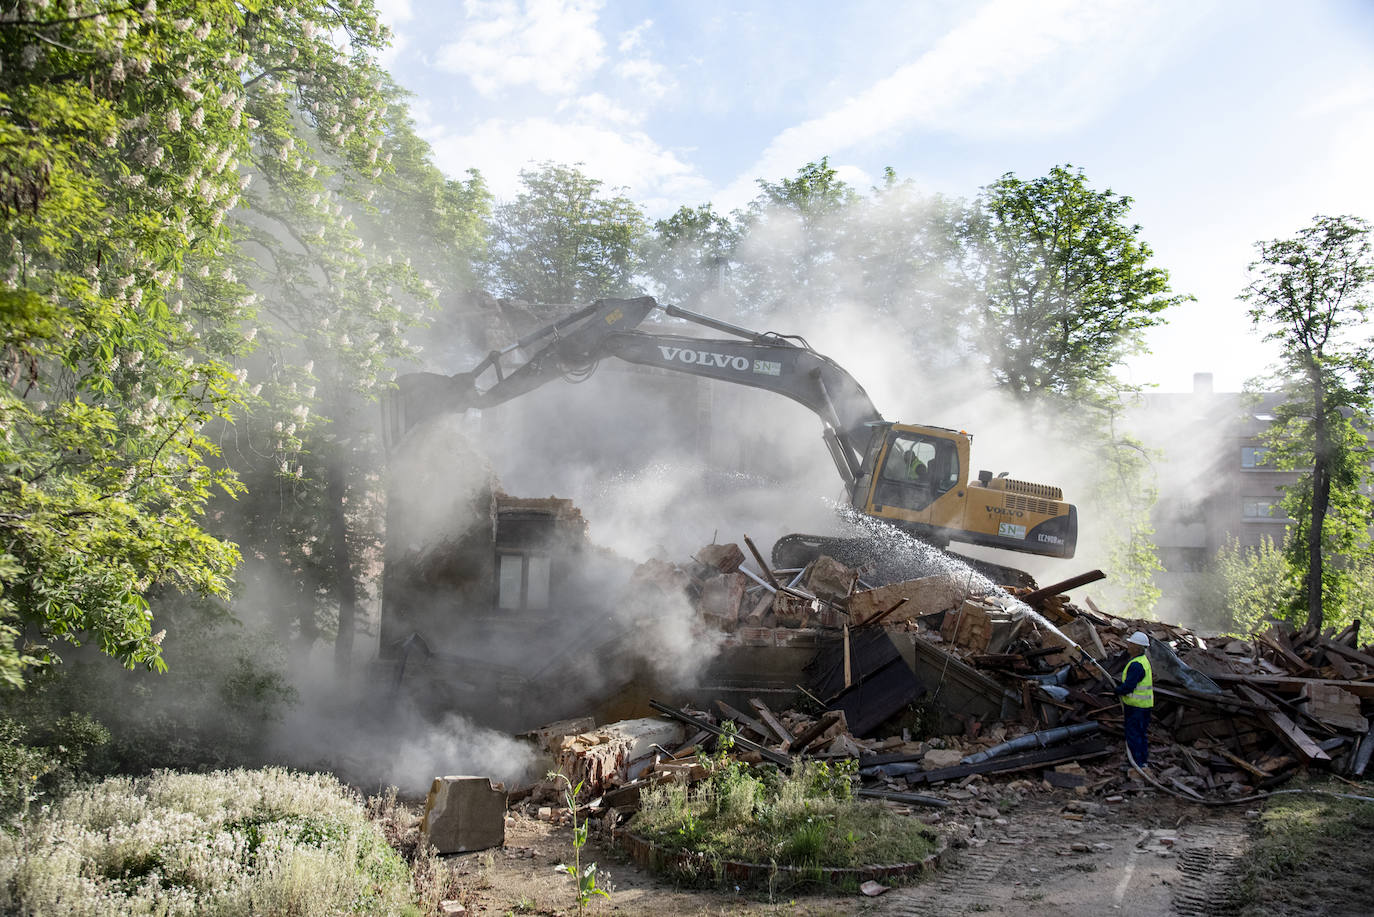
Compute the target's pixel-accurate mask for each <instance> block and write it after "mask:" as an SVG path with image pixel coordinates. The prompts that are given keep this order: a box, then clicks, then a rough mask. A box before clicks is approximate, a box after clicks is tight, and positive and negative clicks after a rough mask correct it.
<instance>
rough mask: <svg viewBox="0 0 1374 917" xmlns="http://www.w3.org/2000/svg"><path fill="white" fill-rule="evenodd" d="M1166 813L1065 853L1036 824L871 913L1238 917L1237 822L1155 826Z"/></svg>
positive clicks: (955, 861) (1095, 831) (1062, 843)
mask: <svg viewBox="0 0 1374 917" xmlns="http://www.w3.org/2000/svg"><path fill="white" fill-rule="evenodd" d="M1121 814H1122V815H1126V813H1121ZM1165 814H1166V813H1164V812H1160V811H1155V812H1148V811H1145V812H1137V813H1133V815H1134V817H1131V816H1130V815H1127V817H1125V818H1120V817H1118V818H1114V819H1102V820H1100V821H1098V822H1097V823H1096V824H1095V825H1093V826H1092V828H1091V829H1089V830H1085V831H1083V832H1082V833H1080V834H1078V835H1075V837H1076V838H1078V839H1079V843H1077V844H1076V845H1074V846H1075V847H1076V848H1078V849H1076V850H1073V851H1070V850H1067V849H1065V848H1066V842H1067V840H1068V838H1067V837H1065V836H1064V835H1061V834H1058V833H1056V832H1054V831H1053V830H1051V829H1050V826H1049V825H1047V824H1044V823H1042V825H1041V829H1040V830H1039V831H1038V832H1036V833H1035V834H1034V839H1031V838H1030V837H1027V836H1024V835H1023V836H1022V837H1021V838H1020V839H1018V840H1012V839H1006V840H1002V841H1001V842H1000V843H999V842H998V841H995V840H994V841H992V842H991V843H988V844H986V845H985V846H982V847H977V848H973V849H966V850H962V851H959V853H958V856H957V857H951V858H950V859H949V860H947V861H946V866H945V867H944V868H943V869H942V870H941V871H940V872H939V873H938V874H937V875H936V876H934V877H932V878H931V879H930V880H929V881H927V882H925V883H923V884H921V885H918V886H913V887H908V888H897V889H893V890H892V891H890V892H888V893H887V894H885V895H883V896H882V898H881V899H879V901H878V903H877V907H876V908H875V909H874V911H873V913H875V914H882V915H892V917H953V915H963V914H969V913H992V914H1027V915H1029V914H1036V915H1040V914H1044V913H1057V914H1063V915H1071V917H1089V915H1092V917H1100V915H1104V914H1112V913H1127V912H1130V913H1132V914H1134V915H1136V917H1175V915H1177V917H1234V915H1236V914H1238V913H1239V910H1240V909H1239V905H1238V902H1237V901H1236V897H1235V893H1234V882H1235V876H1236V874H1237V871H1238V868H1239V866H1240V861H1241V858H1242V857H1243V855H1244V852H1245V849H1246V846H1247V844H1248V833H1247V825H1246V823H1245V821H1244V820H1243V819H1240V818H1235V817H1234V816H1224V817H1221V818H1218V819H1216V820H1208V821H1202V822H1192V823H1189V822H1188V819H1187V818H1184V819H1180V820H1181V821H1183V822H1184V823H1183V824H1181V825H1179V827H1178V828H1169V827H1161V822H1163V824H1165V825H1167V824H1168V823H1169V820H1166V819H1165V818H1161V817H1160V816H1163V815H1165ZM1142 815H1143V816H1145V818H1141V817H1140V816H1142ZM1170 820H1172V819H1170ZM1142 822H1143V823H1142ZM1085 841H1096V842H1097V843H1096V844H1086V843H1084V842H1085ZM1085 848H1086V849H1085Z"/></svg>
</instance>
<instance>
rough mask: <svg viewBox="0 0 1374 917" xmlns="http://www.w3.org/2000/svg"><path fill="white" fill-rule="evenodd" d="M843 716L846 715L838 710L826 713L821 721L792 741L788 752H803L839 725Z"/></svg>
mask: <svg viewBox="0 0 1374 917" xmlns="http://www.w3.org/2000/svg"><path fill="white" fill-rule="evenodd" d="M843 715H844V714H843V713H841V712H840V711H838V710H827V711H825V713H822V714H821V718H820V719H818V720H816V722H814V723H812V724H811V727H810V728H809V729H807V730H805V731H804V732H802V734H801V735H799V736H797V737H796V738H795V739H793V740H792V742H791V744H789V745H788V746H787V750H788V751H789V752H794V753H795V752H799V751H803V750H804V749H805V748H806V747H807V746H808V745H810V744H811V743H812V742H814V741H816V739H818V738H820V734H821V733H823V732H825V731H826V730H827V729H829V728H830V727H831V726H834V725H835V724H836V723H838V722H839V721H840V717H841V716H843Z"/></svg>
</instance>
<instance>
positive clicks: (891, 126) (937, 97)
mask: <svg viewBox="0 0 1374 917" xmlns="http://www.w3.org/2000/svg"><path fill="white" fill-rule="evenodd" d="M1140 15H1141V12H1140V8H1139V7H1138V5H1136V4H1130V3H1126V2H1125V0H1047V2H1044V3H1037V4H1029V3H1025V2H1023V0H992V2H989V3H986V4H984V5H983V6H982V7H981V8H980V9H979V10H978V11H977V12H976V13H975V14H974V15H973V16H972V17H970V18H969V19H967V20H965V21H964V22H962V23H960V24H959V25H958V26H956V27H955V28H954V29H952V30H950V31H949V32H947V33H946V34H945V35H944V36H942V37H941V38H940V39H939V40H938V41H937V42H936V43H935V45H934V46H933V47H932V48H931V49H930V50H928V51H926V52H925V53H923V54H922V55H921V56H920V57H918V58H916V59H915V60H914V61H912V62H910V63H908V64H904V65H903V66H901V67H899V68H897V69H896V70H895V71H893V72H892V73H891V74H890V75H888V76H886V77H884V78H883V79H881V80H879V81H877V82H876V83H873V84H872V85H871V86H868V87H867V88H865V89H863V90H862V91H861V92H859V93H857V94H855V95H853V96H850V97H849V98H848V99H846V100H845V101H844V102H843V103H842V104H840V105H839V106H837V107H835V108H834V109H832V110H830V111H828V112H825V113H823V114H821V115H818V116H817V117H814V118H811V119H810V120H808V121H804V122H802V123H801V124H797V125H795V126H793V127H789V128H787V129H786V130H784V131H782V132H781V133H780V134H778V135H777V136H776V137H774V138H773V141H772V142H771V143H770V144H769V145H768V147H767V149H765V150H764V152H763V154H762V155H761V156H760V157H759V159H758V160H757V161H756V162H755V163H754V164H753V165H751V166H750V168H749V169H748V170H747V172H745V173H744V174H743V175H741V176H740V177H739V178H738V179H736V180H735V182H733V183H732V184H731V185H730V187H729V188H728V189H726V191H725V192H724V194H723V195H722V199H723V200H725V201H726V203H727V204H728V205H729V206H734V205H737V204H739V203H741V202H743V201H744V200H747V199H748V198H749V196H750V194H751V192H752V190H753V187H754V184H753V183H754V180H755V178H757V177H759V176H765V177H768V176H778V175H784V174H790V173H791V172H792V171H793V170H794V169H796V168H797V167H798V166H800V165H801V164H803V163H805V162H808V161H812V160H815V159H817V158H819V157H821V156H824V155H835V154H837V153H840V152H841V151H844V150H847V149H851V148H854V147H858V146H862V145H871V144H872V143H874V142H878V141H881V140H885V139H887V138H889V137H890V136H891V135H893V134H894V133H896V132H898V131H902V130H906V129H910V128H912V127H915V126H926V127H931V126H934V127H946V126H947V125H948V124H950V123H952V122H957V121H958V120H959V119H961V117H962V115H961V109H962V108H963V107H964V106H966V105H967V104H968V101H969V99H970V98H971V97H972V96H973V95H974V94H975V93H977V92H979V91H985V90H987V89H990V88H994V89H1004V88H1010V89H1012V90H1014V89H1015V87H1016V84H1017V82H1018V81H1020V80H1022V79H1024V78H1025V77H1026V76H1027V75H1028V74H1032V73H1033V72H1034V71H1035V69H1036V68H1038V67H1042V66H1044V65H1046V64H1048V63H1054V62H1056V61H1059V60H1062V58H1061V57H1060V56H1061V55H1065V54H1077V53H1080V51H1081V50H1082V49H1083V48H1085V47H1095V46H1096V44H1097V43H1101V42H1104V41H1106V40H1108V39H1112V40H1117V41H1119V40H1120V39H1121V34H1122V33H1123V32H1125V31H1126V30H1125V29H1124V24H1125V22H1126V21H1127V20H1132V19H1136V18H1138V17H1139V16H1140ZM1094 58H1095V59H1098V60H1100V55H1098V54H1096V53H1095V54H1094ZM1007 109H1008V112H1009V115H1010V116H1011V117H1012V118H1013V120H1015V121H1016V122H1017V123H1019V122H1020V120H1021V116H1020V115H1019V113H1017V112H1015V111H1014V107H1013V106H1007Z"/></svg>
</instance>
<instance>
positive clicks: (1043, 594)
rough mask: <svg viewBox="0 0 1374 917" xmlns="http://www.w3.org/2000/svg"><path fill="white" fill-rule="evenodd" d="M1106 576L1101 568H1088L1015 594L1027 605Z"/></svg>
mask: <svg viewBox="0 0 1374 917" xmlns="http://www.w3.org/2000/svg"><path fill="white" fill-rule="evenodd" d="M1106 578H1107V574H1105V573H1103V572H1102V571H1101V570H1089V571H1088V572H1087V573H1080V574H1078V575H1077V576H1074V577H1070V578H1069V579H1066V580H1062V581H1060V582H1058V583H1052V584H1050V585H1048V586H1042V587H1041V588H1039V589H1037V590H1035V591H1034V592H1027V593H1026V594H1025V595H1021V596H1017V598H1018V599H1020V600H1021V601H1023V602H1025V603H1026V604H1027V605H1034V604H1036V603H1037V602H1042V601H1044V600H1045V599H1047V598H1049V597H1050V596H1052V595H1058V594H1059V593H1061V592H1068V591H1069V590H1070V589H1075V588H1077V587H1079V586H1086V585H1088V583H1095V582H1097V581H1098V580H1100V579H1106Z"/></svg>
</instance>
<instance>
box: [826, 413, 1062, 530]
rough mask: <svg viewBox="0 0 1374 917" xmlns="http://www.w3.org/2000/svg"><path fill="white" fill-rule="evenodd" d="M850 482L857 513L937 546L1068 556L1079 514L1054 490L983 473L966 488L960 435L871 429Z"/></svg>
mask: <svg viewBox="0 0 1374 917" xmlns="http://www.w3.org/2000/svg"><path fill="white" fill-rule="evenodd" d="M870 426H871V429H872V437H871V439H870V440H869V443H868V448H867V450H866V451H865V455H864V462H863V465H862V467H861V468H860V472H859V475H858V477H857V479H856V480H855V483H854V488H853V491H852V495H851V504H852V505H853V507H854V508H855V509H857V510H858V511H860V512H862V513H864V514H866V515H869V516H874V517H876V518H878V519H883V520H886V521H888V522H891V523H892V524H894V525H896V526H898V527H899V528H902V529H906V530H908V531H910V532H912V533H913V534H915V535H917V536H919V537H920V538H922V539H923V540H926V541H930V542H932V543H934V544H937V545H940V546H944V545H947V544H948V543H949V542H950V541H951V540H954V541H961V542H966V543H969V544H982V545H987V546H989V547H995V548H1008V549H1010V550H1014V551H1021V552H1023V553H1029V554H1043V555H1047V556H1050V557H1072V556H1073V554H1074V549H1075V547H1076V543H1077V540H1078V511H1077V509H1076V508H1075V507H1074V506H1073V505H1072V504H1069V503H1065V502H1064V496H1063V493H1062V492H1061V491H1060V489H1059V488H1058V487H1053V486H1050V485H1046V484H1031V483H1028V482H1025V481H1016V480H1012V479H1010V478H1007V477H999V478H995V479H994V478H993V477H992V476H991V475H990V474H988V473H986V472H983V473H981V474H980V475H979V476H978V478H977V479H976V480H974V481H972V482H970V481H969V450H970V442H971V437H969V435H968V434H967V433H962V432H959V431H956V430H948V429H945V428H943V427H923V426H912V425H909V424H895V423H894V424H886V423H884V424H872V425H870Z"/></svg>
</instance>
